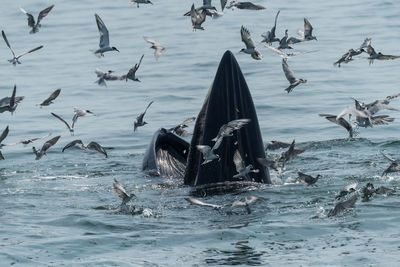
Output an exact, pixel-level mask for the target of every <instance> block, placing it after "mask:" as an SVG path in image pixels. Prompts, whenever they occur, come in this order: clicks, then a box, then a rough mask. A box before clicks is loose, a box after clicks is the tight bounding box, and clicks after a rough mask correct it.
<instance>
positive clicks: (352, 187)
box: [335, 183, 357, 200]
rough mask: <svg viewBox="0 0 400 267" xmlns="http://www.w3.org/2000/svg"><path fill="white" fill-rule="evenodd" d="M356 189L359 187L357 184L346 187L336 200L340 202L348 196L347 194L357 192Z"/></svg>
mask: <svg viewBox="0 0 400 267" xmlns="http://www.w3.org/2000/svg"><path fill="white" fill-rule="evenodd" d="M356 187H357V183H353V184H349V185H346V186H345V187H344V188H342V189H341V190H340V191H339V194H338V195H337V196H336V197H335V199H336V200H339V199H341V198H342V197H344V196H346V195H347V194H349V193H351V192H355V191H356Z"/></svg>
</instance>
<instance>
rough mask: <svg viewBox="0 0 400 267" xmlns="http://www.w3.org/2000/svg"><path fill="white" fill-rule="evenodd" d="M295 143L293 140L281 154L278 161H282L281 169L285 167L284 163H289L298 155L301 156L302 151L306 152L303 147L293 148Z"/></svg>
mask: <svg viewBox="0 0 400 267" xmlns="http://www.w3.org/2000/svg"><path fill="white" fill-rule="evenodd" d="M295 143H296V142H295V140H293V142H292V143H291V144H290V147H289V149H288V150H287V151H285V152H283V153H282V154H281V157H280V159H281V160H283V165H282V168H283V167H284V166H285V163H286V162H288V161H290V160H291V159H292V158H294V157H295V156H297V155H298V154H301V153H303V152H304V151H306V149H307V148H305V147H299V148H295Z"/></svg>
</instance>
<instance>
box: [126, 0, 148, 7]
mask: <svg viewBox="0 0 400 267" xmlns="http://www.w3.org/2000/svg"><path fill="white" fill-rule="evenodd" d="M131 3H132V4H134V3H136V4H137V7H138V8H139V4H153V3H152V2H151V1H150V0H131Z"/></svg>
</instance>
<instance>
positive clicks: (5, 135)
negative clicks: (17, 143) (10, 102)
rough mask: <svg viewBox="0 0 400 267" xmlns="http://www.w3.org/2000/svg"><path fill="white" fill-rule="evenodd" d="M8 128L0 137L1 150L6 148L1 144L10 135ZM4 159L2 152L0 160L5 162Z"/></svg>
mask: <svg viewBox="0 0 400 267" xmlns="http://www.w3.org/2000/svg"><path fill="white" fill-rule="evenodd" d="M8 131H9V130H8V126H7V127H6V128H5V129H4V131H3V133H2V134H1V135H0V149H1V148H2V147H3V146H4V144H2V143H1V142H3V140H4V139H5V138H6V137H7V135H8ZM3 159H4V157H3V154H2V153H1V150H0V160H3Z"/></svg>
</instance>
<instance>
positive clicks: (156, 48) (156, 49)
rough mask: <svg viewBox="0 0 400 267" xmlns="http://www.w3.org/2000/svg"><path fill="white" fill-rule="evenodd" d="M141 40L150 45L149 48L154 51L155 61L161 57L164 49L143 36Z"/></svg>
mask: <svg viewBox="0 0 400 267" xmlns="http://www.w3.org/2000/svg"><path fill="white" fill-rule="evenodd" d="M143 39H144V40H145V41H146V42H148V43H150V44H151V47H150V48H153V49H154V57H155V58H156V60H158V58H159V57H160V56H161V52H162V51H164V50H165V48H164V47H163V46H162V45H161V44H159V43H157V42H156V41H154V40H153V39H150V38H149V37H145V36H143Z"/></svg>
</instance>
